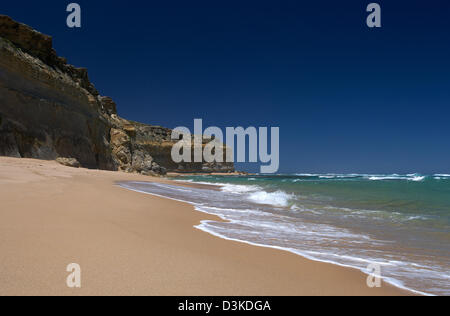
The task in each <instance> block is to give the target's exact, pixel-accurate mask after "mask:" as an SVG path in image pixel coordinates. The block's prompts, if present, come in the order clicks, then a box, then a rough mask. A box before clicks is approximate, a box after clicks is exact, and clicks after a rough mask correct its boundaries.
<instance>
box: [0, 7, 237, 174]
mask: <svg viewBox="0 0 450 316" xmlns="http://www.w3.org/2000/svg"><path fill="white" fill-rule="evenodd" d="M170 136H171V130H170V129H167V128H163V127H157V126H149V125H145V124H140V123H136V122H131V121H128V120H125V119H123V118H120V117H119V116H118V115H117V109H116V104H115V103H114V101H113V100H112V99H111V98H109V97H103V96H101V95H100V94H99V92H98V91H97V90H96V88H95V87H94V85H93V84H92V83H91V82H90V81H89V77H88V72H87V69H85V68H76V67H74V66H72V65H69V64H68V63H67V60H66V59H64V58H62V57H58V56H57V54H56V52H55V50H54V49H53V46H52V38H51V37H50V36H47V35H44V34H41V33H39V32H37V31H35V30H33V29H32V28H30V27H28V26H26V25H24V24H21V23H17V22H15V21H13V20H12V19H11V18H9V17H7V16H2V15H0V155H3V156H12V157H25V158H38V159H47V160H50V159H56V158H59V157H64V158H75V159H77V160H78V161H79V163H80V165H81V166H83V167H87V168H98V169H106V170H122V171H126V172H139V173H143V174H164V173H165V172H167V171H181V172H232V171H234V166H233V164H232V163H215V164H208V163H183V164H175V163H173V161H172V159H171V156H170V152H171V148H172V146H173V144H174V143H173V142H172V141H171V139H170V138H171V137H170Z"/></svg>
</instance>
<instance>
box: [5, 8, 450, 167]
mask: <svg viewBox="0 0 450 316" xmlns="http://www.w3.org/2000/svg"><path fill="white" fill-rule="evenodd" d="M57 2H58V4H55V1H45V0H40V1H32V2H31V1H21V0H17V1H4V2H3V3H2V6H1V9H0V12H1V13H2V14H6V15H9V16H11V17H12V18H14V19H16V20H18V21H20V22H23V23H26V24H28V25H31V26H32V27H34V28H36V29H38V30H40V31H41V32H43V33H47V34H49V35H52V36H53V37H54V46H55V49H56V50H57V52H58V54H59V55H62V56H65V57H67V58H68V60H69V62H70V63H72V64H74V65H76V66H80V67H87V68H88V69H89V74H90V78H91V80H92V81H93V83H94V84H95V85H96V87H97V88H98V89H99V91H100V93H101V94H102V95H108V96H111V97H113V99H114V100H115V101H116V102H117V104H118V107H119V114H120V115H121V116H123V117H125V118H128V119H132V120H136V121H142V122H145V123H150V124H158V125H163V126H167V127H176V126H191V125H192V124H193V119H194V118H203V119H204V122H205V125H208V126H209V125H217V126H221V127H225V126H250V125H251V126H279V127H280V130H281V138H282V141H281V152H280V154H281V169H280V171H281V172H297V171H298V172H300V171H301V172H368V173H392V172H398V173H408V172H422V173H432V172H447V173H450V144H449V142H450V141H449V138H450V124H449V122H450V109H449V105H450V1H448V0H428V1H424V0H422V1H416V0H411V1H400V0H396V1H392V0H390V1H378V3H380V4H381V6H382V24H383V27H382V28H381V29H369V28H368V27H367V26H366V24H365V19H366V16H367V13H366V12H365V8H366V6H367V5H368V4H369V3H370V2H372V1H369V0H368V1H364V0H346V1H321V0H318V1H300V0H292V1H285V0H276V1H275V0H271V1H265V0H258V1H248V0H240V1H235V0H228V1H211V0H209V1H196V0H192V1H184V0H183V1H181V0H179V1H171V0H169V1H167V0H165V1H151V0H148V1H134V0H129V1H125V2H124V1H92V0H91V1H77V2H78V3H79V4H80V5H81V7H82V28H81V29H68V28H67V26H66V24H65V20H66V16H67V13H66V12H65V8H66V5H67V4H68V3H70V2H71V1H57Z"/></svg>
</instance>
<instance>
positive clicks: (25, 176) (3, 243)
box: [0, 158, 409, 296]
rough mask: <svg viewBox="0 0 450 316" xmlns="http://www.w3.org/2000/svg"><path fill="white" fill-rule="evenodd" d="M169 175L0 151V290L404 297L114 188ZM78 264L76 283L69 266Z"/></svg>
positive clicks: (182, 208)
mask: <svg viewBox="0 0 450 316" xmlns="http://www.w3.org/2000/svg"><path fill="white" fill-rule="evenodd" d="M126 180H141V181H167V180H161V179H158V178H150V177H145V176H140V175H130V174H125V173H120V172H107V171H97V170H86V169H72V168H68V167H64V166H61V165H59V164H57V163H56V162H50V161H39V160H31V159H15V158H0V295H250V296H253V295H406V294H409V293H407V292H405V291H402V290H399V289H397V288H394V287H392V286H390V285H387V284H383V286H382V288H378V289H370V288H368V287H367V286H366V278H367V277H366V275H364V274H363V273H361V272H359V271H356V270H353V269H346V268H342V267H338V266H334V265H331V264H326V263H319V262H314V261H310V260H307V259H304V258H302V257H300V256H296V255H294V254H291V253H288V252H283V251H278V250H273V249H268V248H261V247H255V246H250V245H246V244H242V243H238V242H232V241H226V240H222V239H219V238H217V237H214V236H211V235H209V234H207V233H205V232H202V231H199V230H197V229H195V228H194V227H193V226H194V225H197V224H199V223H200V221H201V220H204V219H216V218H215V217H212V216H208V215H206V214H203V213H199V212H196V211H195V210H194V209H193V207H192V206H190V205H188V204H185V203H181V202H176V201H172V200H167V199H163V198H159V197H154V196H151V195H145V194H140V193H136V192H132V191H128V190H125V189H122V188H120V187H118V186H115V185H114V183H115V182H116V181H126ZM70 263H78V264H80V266H81V269H82V275H81V277H82V287H81V289H69V288H68V287H67V286H66V278H67V276H68V275H69V273H68V272H66V267H67V265H68V264H70Z"/></svg>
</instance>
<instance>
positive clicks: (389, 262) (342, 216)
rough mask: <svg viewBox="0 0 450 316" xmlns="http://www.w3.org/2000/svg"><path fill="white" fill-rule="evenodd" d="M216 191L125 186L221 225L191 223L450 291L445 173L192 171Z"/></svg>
mask: <svg viewBox="0 0 450 316" xmlns="http://www.w3.org/2000/svg"><path fill="white" fill-rule="evenodd" d="M178 180H180V181H188V182H198V183H207V184H213V185H216V186H217V188H219V191H217V190H204V189H198V188H197V189H196V188H189V189H186V188H183V189H180V188H176V187H175V186H170V185H163V186H161V185H158V186H157V185H150V184H145V183H134V184H132V185H131V184H128V188H130V189H135V190H139V191H141V192H147V193H152V194H158V195H162V196H167V197H170V198H174V199H179V200H183V201H187V202H190V203H192V204H194V205H195V206H196V207H197V209H198V210H199V211H203V212H206V213H210V214H215V215H218V216H220V217H222V218H223V219H226V220H227V222H226V223H219V222H215V221H205V222H203V223H202V224H201V225H200V226H198V227H197V228H199V229H202V230H204V231H207V232H209V233H211V234H214V235H216V236H219V237H222V238H227V239H233V240H240V241H243V242H248V243H252V244H257V245H262V246H268V247H275V248H281V249H285V250H287V251H291V252H294V253H297V254H299V255H302V256H304V257H307V258H310V259H314V260H319V261H325V262H331V263H335V264H339V265H343V266H350V267H354V268H358V269H360V270H362V271H366V269H367V266H368V264H370V263H378V264H380V266H381V267H382V276H383V277H384V278H385V280H386V281H388V282H390V283H392V284H395V285H397V286H399V287H403V288H407V289H411V290H415V291H418V292H421V293H427V294H436V295H450V175H431V176H424V175H418V174H410V175H356V174H352V175H338V174H296V175H278V176H245V177H244V176H242V177H241V176H209V175H205V176H192V177H182V178H179V179H178Z"/></svg>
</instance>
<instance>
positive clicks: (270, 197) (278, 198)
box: [248, 191, 294, 207]
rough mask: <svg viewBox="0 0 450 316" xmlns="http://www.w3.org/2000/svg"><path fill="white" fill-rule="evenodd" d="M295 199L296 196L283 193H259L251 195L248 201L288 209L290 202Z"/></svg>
mask: <svg viewBox="0 0 450 316" xmlns="http://www.w3.org/2000/svg"><path fill="white" fill-rule="evenodd" d="M293 198H294V195H292V194H288V193H286V192H283V191H276V192H266V191H257V192H254V193H251V194H250V196H249V197H248V199H249V200H250V201H252V202H254V203H258V204H266V205H273V206H279V207H286V206H288V205H289V201H290V200H291V199H293Z"/></svg>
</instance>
